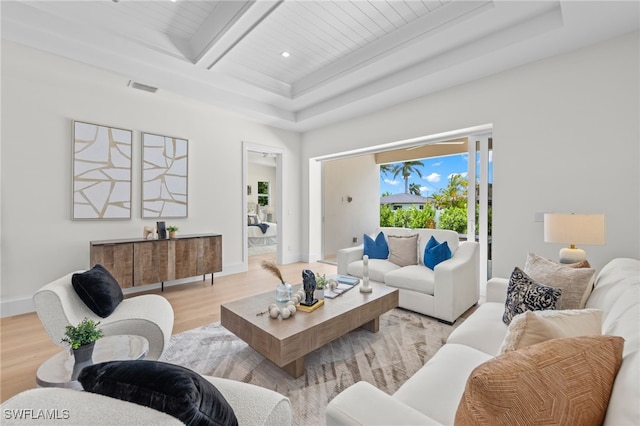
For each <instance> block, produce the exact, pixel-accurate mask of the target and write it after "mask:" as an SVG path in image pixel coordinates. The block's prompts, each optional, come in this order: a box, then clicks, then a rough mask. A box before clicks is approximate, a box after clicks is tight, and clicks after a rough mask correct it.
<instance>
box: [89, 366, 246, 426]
mask: <svg viewBox="0 0 640 426" xmlns="http://www.w3.org/2000/svg"><path fill="white" fill-rule="evenodd" d="M78 381H79V382H80V383H81V384H82V387H83V388H84V390H85V391H87V392H92V393H97V394H100V395H105V396H109V397H111V398H117V399H120V400H122V401H128V402H133V403H136V404H139V405H144V406H146V407H150V408H153V409H154V410H158V411H162V412H163V413H167V414H169V415H171V416H173V417H175V418H177V419H179V420H180V421H182V422H183V423H185V424H187V425H198V426H204V425H216V426H222V425H233V426H237V424H238V420H237V418H236V415H235V413H234V412H233V409H232V408H231V406H230V405H229V403H228V402H227V400H226V399H224V396H222V394H221V393H220V391H219V390H218V389H217V388H216V387H215V386H214V385H213V384H212V383H211V382H209V381H208V380H207V379H205V378H204V377H202V376H201V375H200V374H198V373H196V372H194V371H191V370H189V369H188V368H185V367H181V366H179V365H175V364H169V363H166V362H160V361H146V360H139V361H110V362H103V363H100V364H94V365H90V366H87V367H85V368H83V369H82V371H81V372H80V375H79V376H78Z"/></svg>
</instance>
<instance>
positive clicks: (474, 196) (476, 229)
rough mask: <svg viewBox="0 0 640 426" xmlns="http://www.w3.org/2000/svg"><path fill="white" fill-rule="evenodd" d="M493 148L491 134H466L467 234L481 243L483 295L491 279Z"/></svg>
mask: <svg viewBox="0 0 640 426" xmlns="http://www.w3.org/2000/svg"><path fill="white" fill-rule="evenodd" d="M492 150H493V142H492V138H491V134H482V135H474V136H470V137H469V179H468V181H469V190H468V191H467V194H468V204H467V235H469V236H471V235H475V240H476V241H478V243H479V244H480V294H481V295H486V293H487V280H488V279H489V278H491V204H492V190H491V186H492V181H493V173H492V166H493V160H492ZM474 160H475V161H474ZM472 184H473V185H474V186H475V191H474V190H473V189H472V187H471V185H472Z"/></svg>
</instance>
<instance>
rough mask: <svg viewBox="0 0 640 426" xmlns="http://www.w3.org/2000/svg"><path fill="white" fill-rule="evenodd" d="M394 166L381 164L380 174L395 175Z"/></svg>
mask: <svg viewBox="0 0 640 426" xmlns="http://www.w3.org/2000/svg"><path fill="white" fill-rule="evenodd" d="M392 169H393V165H391V164H381V165H380V173H381V174H384V175H388V174H389V173H393V170H392Z"/></svg>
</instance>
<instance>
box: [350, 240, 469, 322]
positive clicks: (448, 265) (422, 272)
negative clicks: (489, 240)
mask: <svg viewBox="0 0 640 426" xmlns="http://www.w3.org/2000/svg"><path fill="white" fill-rule="evenodd" d="M379 231H381V232H383V233H384V234H385V237H387V238H388V236H389V235H395V236H407V235H413V234H417V235H418V243H417V248H416V249H417V259H418V263H417V264H415V265H408V266H403V267H400V266H398V265H396V264H394V263H392V262H390V261H389V260H386V259H370V260H369V278H370V279H371V280H372V281H377V282H380V283H383V284H386V285H388V286H390V287H396V288H398V289H399V296H400V297H399V306H400V307H401V308H405V309H409V310H411V311H414V312H419V313H421V314H424V315H429V316H431V317H434V318H437V319H439V320H441V321H443V322H446V323H449V324H451V323H453V322H454V321H455V320H456V319H457V318H458V317H459V316H460V315H462V314H463V313H464V312H465V311H466V310H467V309H469V308H470V307H471V306H473V305H475V304H476V303H477V302H478V300H479V299H480V284H479V282H480V280H479V278H480V273H479V245H478V243H477V242H475V241H463V242H460V241H459V238H458V234H457V233H455V232H454V231H449V230H444V229H407V228H381V229H380V230H379ZM377 232H378V231H376V234H377ZM431 236H433V237H434V238H436V239H437V240H438V241H439V242H443V241H447V244H448V245H449V248H450V249H451V252H452V257H451V259H448V260H445V261H444V262H442V263H439V264H438V265H436V266H435V268H434V269H433V270H431V269H429V268H427V267H426V266H424V263H423V261H422V259H423V255H424V248H425V245H426V243H427V241H428V240H429V238H431ZM363 254H364V248H363V246H362V245H360V246H357V247H348V248H345V249H341V250H338V253H337V261H338V268H337V270H338V274H341V275H352V276H356V277H359V278H362V256H363Z"/></svg>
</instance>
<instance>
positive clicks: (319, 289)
mask: <svg viewBox="0 0 640 426" xmlns="http://www.w3.org/2000/svg"><path fill="white" fill-rule="evenodd" d="M325 288H327V277H326V276H325V274H319V273H316V292H315V298H316V299H318V300H322V299H324V289H325Z"/></svg>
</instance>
